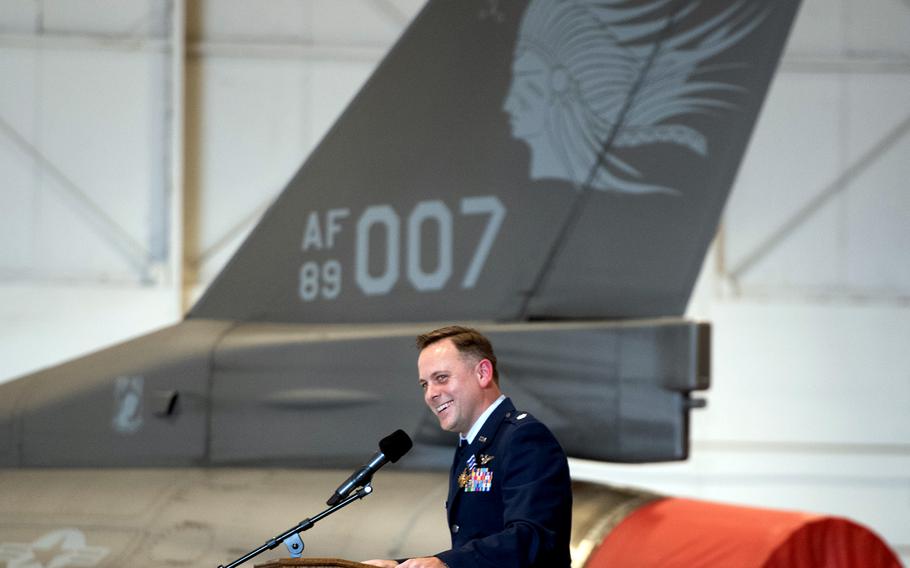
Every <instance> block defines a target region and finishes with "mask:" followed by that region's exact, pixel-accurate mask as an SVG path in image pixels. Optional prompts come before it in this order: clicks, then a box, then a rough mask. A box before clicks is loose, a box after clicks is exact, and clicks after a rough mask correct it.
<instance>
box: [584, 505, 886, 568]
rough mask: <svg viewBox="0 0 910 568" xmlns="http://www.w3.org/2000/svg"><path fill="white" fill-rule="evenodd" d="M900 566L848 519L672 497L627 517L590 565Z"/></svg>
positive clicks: (666, 567) (601, 567) (742, 567)
mask: <svg viewBox="0 0 910 568" xmlns="http://www.w3.org/2000/svg"><path fill="white" fill-rule="evenodd" d="M708 566H710V567H732V568H751V567H755V568H785V567H786V568H809V567H812V568H815V567H819V566H824V567H825V568H854V567H856V568H900V566H901V564H900V562H899V561H898V559H897V556H896V555H895V554H894V553H893V552H892V551H891V549H889V548H888V546H887V545H886V544H885V543H884V541H882V540H881V539H880V538H879V537H878V536H876V535H875V533H873V532H872V531H870V530H869V529H867V528H865V527H862V526H861V525H858V524H857V523H854V522H852V521H850V520H848V519H843V518H838V517H830V516H825V515H815V514H808V513H797V512H791V511H775V510H769V509H758V508H752V507H739V506H734V505H722V504H719V503H710V502H707V501H697V500H694V499H680V498H665V499H661V500H659V501H655V502H653V503H649V504H648V505H645V506H643V507H641V508H640V509H638V510H636V511H634V512H633V513H632V514H630V515H629V516H628V517H626V519H624V520H623V522H621V523H620V524H619V525H618V526H617V527H616V528H615V529H613V531H611V532H610V534H609V535H607V537H606V538H605V539H604V541H603V543H602V544H601V545H600V547H599V548H597V549H596V550H595V551H594V553H593V554H592V555H591V557H590V558H589V559H588V562H587V563H586V564H585V568H616V567H622V568H658V567H659V568H677V567H678V568H699V567H708Z"/></svg>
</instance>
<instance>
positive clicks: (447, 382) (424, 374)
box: [417, 339, 486, 434]
mask: <svg viewBox="0 0 910 568" xmlns="http://www.w3.org/2000/svg"><path fill="white" fill-rule="evenodd" d="M484 361H485V359H484ZM479 365H480V362H478V361H474V360H473V358H471V357H470V356H467V355H463V354H461V353H460V352H459V351H458V349H457V348H456V347H455V345H454V344H453V343H452V340H450V339H443V340H441V341H437V342H436V343H433V344H431V345H429V346H428V347H427V348H426V349H424V350H423V351H421V352H420V356H419V357H418V358H417V371H418V377H419V378H418V383H419V384H420V386H421V388H423V400H424V401H425V402H426V403H427V406H429V407H430V410H431V411H433V414H435V415H436V418H438V419H439V426H440V427H441V428H442V429H443V430H448V431H449V432H459V433H461V434H466V433H467V432H468V430H470V429H471V426H472V425H473V424H474V422H475V421H476V420H477V419H478V418H479V417H480V415H481V414H483V411H484V410H485V409H486V404H485V398H484V389H483V387H482V386H481V385H482V379H481V373H480V370H479Z"/></svg>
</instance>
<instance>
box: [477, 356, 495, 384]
mask: <svg viewBox="0 0 910 568" xmlns="http://www.w3.org/2000/svg"><path fill="white" fill-rule="evenodd" d="M474 372H475V373H477V382H478V383H480V386H481V387H483V388H487V387H488V386H489V385H490V383H492V382H493V363H490V360H489V359H481V360H480V361H478V362H477V365H476V366H475V367H474Z"/></svg>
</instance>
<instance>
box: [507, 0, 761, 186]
mask: <svg viewBox="0 0 910 568" xmlns="http://www.w3.org/2000/svg"><path fill="white" fill-rule="evenodd" d="M700 4H701V2H697V1H691V2H679V1H676V0H652V1H650V2H637V3H632V2H628V1H625V2H622V1H617V0H599V1H596V0H532V2H531V3H530V5H529V7H528V9H527V11H526V12H525V15H524V18H523V20H522V23H521V28H520V29H519V35H518V40H517V43H516V48H515V57H514V60H513V63H512V83H511V86H510V88H509V92H508V95H507V97H506V100H505V103H504V107H503V108H504V110H505V111H506V112H507V113H508V114H509V116H510V122H511V126H512V135H513V136H514V137H516V138H519V139H521V140H522V141H524V142H525V143H526V144H527V145H528V146H529V147H530V149H531V171H530V177H531V179H535V180H536V179H542V178H556V179H563V180H567V181H570V182H572V183H573V184H574V185H575V187H576V188H578V189H584V188H592V189H597V190H601V191H612V192H621V193H629V194H645V193H667V194H678V191H677V190H676V189H675V188H672V187H665V186H662V185H658V184H655V183H650V182H649V181H648V172H647V171H642V170H641V169H639V168H638V167H636V165H635V164H634V163H629V162H628V161H625V160H623V159H621V158H620V157H619V156H617V155H616V153H614V152H612V151H611V150H612V149H621V148H628V147H641V146H645V145H651V144H673V145H677V146H679V147H681V148H684V149H685V150H686V151H688V152H691V153H692V154H693V155H695V156H700V157H707V156H708V155H709V153H710V144H709V141H708V140H707V139H706V137H705V136H704V134H702V133H701V132H699V131H698V130H696V129H695V128H693V127H691V126H688V125H686V124H684V123H683V121H682V120H680V118H681V117H683V116H685V115H691V114H693V113H717V112H728V111H731V110H734V109H735V108H736V105H735V103H734V102H732V101H731V94H734V93H735V92H736V91H737V90H740V87H737V86H736V85H733V84H730V83H725V82H724V81H722V80H720V79H712V75H717V73H715V72H716V71H717V69H713V68H712V67H711V65H710V64H709V62H710V60H711V58H712V57H714V56H715V55H717V54H718V53H720V52H722V51H724V50H726V49H728V48H729V47H731V46H732V45H735V44H736V43H737V42H739V41H740V40H741V39H742V38H743V37H744V36H746V35H747V34H749V33H750V32H751V31H752V30H754V29H755V27H756V26H757V25H758V24H759V23H760V21H761V20H762V19H763V18H764V16H765V15H766V14H767V11H762V10H761V9H760V8H759V7H757V6H758V5H757V4H756V3H755V2H745V1H740V2H733V3H731V4H726V3H725V4H726V5H725V7H723V8H722V9H720V11H719V12H718V13H717V14H716V15H714V16H712V17H710V18H708V19H707V20H705V21H702V22H699V23H697V24H694V25H688V24H687V17H689V16H690V15H691V14H692V12H694V11H695V10H697V9H698V8H699V5H700ZM674 6H677V7H679V9H677V10H676V11H675V12H674V11H673V10H671V8H673V7H674Z"/></svg>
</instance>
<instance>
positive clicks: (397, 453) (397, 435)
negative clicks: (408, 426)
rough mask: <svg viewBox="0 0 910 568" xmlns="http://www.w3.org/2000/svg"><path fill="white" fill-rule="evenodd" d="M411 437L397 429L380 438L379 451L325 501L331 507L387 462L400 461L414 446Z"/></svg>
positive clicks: (361, 484)
mask: <svg viewBox="0 0 910 568" xmlns="http://www.w3.org/2000/svg"><path fill="white" fill-rule="evenodd" d="M413 445H414V444H413V442H411V437H410V436H408V435H407V433H406V432H405V431H404V430H395V431H394V432H392V433H391V434H389V435H388V436H386V437H385V438H383V439H382V440H379V451H378V452H376V453H375V454H373V457H372V458H371V459H370V461H369V462H367V464H366V465H365V466H363V467H361V468H360V469H358V470H357V471H355V472H354V473H352V474H351V477H349V478H347V479H346V480H345V481H344V483H342V484H341V485H339V486H338V489H336V490H335V493H333V494H332V496H331V497H329V500H328V501H326V502H325V504H326V505H328V506H329V507H333V506H335V505H336V504H338V503H340V502H341V500H342V499H344V498H345V497H347V496H348V493H350V492H351V491H352V490H353V489H355V488H357V487H362V486H363V485H366V484H367V483H369V482H370V480H371V479H373V474H374V473H376V471H377V470H378V469H379V468H381V467H382V466H384V465H385V464H387V463H389V462H392V463H395V462H397V461H398V459H399V458H401V456H403V455H405V454H406V453H408V450H410V449H411V446H413Z"/></svg>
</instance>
